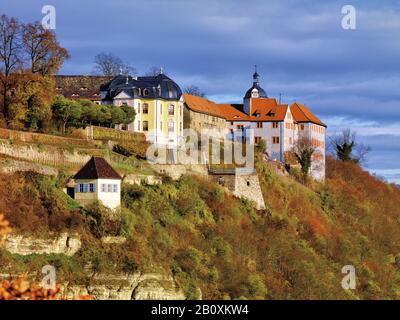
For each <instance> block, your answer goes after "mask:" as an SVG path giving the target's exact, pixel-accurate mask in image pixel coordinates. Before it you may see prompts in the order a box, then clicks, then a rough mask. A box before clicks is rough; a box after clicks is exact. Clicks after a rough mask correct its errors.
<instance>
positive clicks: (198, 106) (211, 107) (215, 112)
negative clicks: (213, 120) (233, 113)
mask: <svg viewBox="0 0 400 320" xmlns="http://www.w3.org/2000/svg"><path fill="white" fill-rule="evenodd" d="M183 100H184V101H185V103H186V105H187V107H188V108H189V109H190V110H193V111H196V112H200V113H205V114H208V115H212V116H215V117H220V118H224V116H223V114H222V113H221V110H220V108H219V107H218V105H217V104H216V103H215V102H213V101H210V100H208V99H206V98H202V97H198V96H194V95H191V94H187V93H184V94H183Z"/></svg>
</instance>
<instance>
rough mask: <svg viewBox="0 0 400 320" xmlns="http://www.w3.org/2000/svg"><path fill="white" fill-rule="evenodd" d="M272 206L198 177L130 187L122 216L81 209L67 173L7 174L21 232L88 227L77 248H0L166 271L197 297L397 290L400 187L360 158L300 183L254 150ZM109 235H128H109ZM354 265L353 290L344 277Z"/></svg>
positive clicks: (72, 274)
mask: <svg viewBox="0 0 400 320" xmlns="http://www.w3.org/2000/svg"><path fill="white" fill-rule="evenodd" d="M257 170H258V174H259V179H260V182H261V186H262V191H263V195H264V199H265V202H266V206H267V210H262V211H256V210H254V209H253V207H252V204H251V203H249V202H248V201H245V200H240V199H237V198H234V197H232V196H231V195H230V194H228V193H226V192H225V191H224V190H223V189H222V188H221V187H220V186H218V185H216V184H214V183H211V182H210V181H207V180H205V179H202V178H200V177H194V176H183V177H182V178H181V179H179V180H178V181H172V180H171V179H169V178H164V179H163V184H162V185H158V186H132V185H124V186H123V196H122V197H123V199H122V200H123V204H124V208H123V209H121V210H120V211H119V212H118V214H117V215H116V216H114V217H112V216H111V214H110V212H108V211H107V210H106V209H104V208H101V207H99V206H93V207H92V208H89V209H83V208H80V207H78V206H77V204H76V203H75V202H74V201H73V200H71V199H69V198H68V197H67V196H66V195H65V194H64V193H63V192H62V190H61V187H62V186H63V184H64V183H65V181H64V177H62V176H59V177H58V178H56V177H48V176H42V175H40V174H36V173H29V172H28V173H14V174H12V175H5V174H2V175H1V176H0V212H4V213H5V215H6V217H7V219H8V220H9V221H10V222H11V225H12V226H13V228H14V232H16V233H22V234H33V235H36V236H42V237H43V236H45V235H46V234H48V233H49V232H58V233H59V232H61V231H63V230H68V231H70V232H71V230H72V231H73V232H77V233H79V234H80V235H81V237H82V248H81V249H80V250H79V251H78V253H77V254H75V255H74V256H73V257H66V256H63V255H31V256H24V257H22V256H19V255H11V254H10V253H8V252H6V251H5V250H2V251H0V273H4V272H6V271H13V272H14V273H15V272H18V273H22V272H33V273H37V274H38V275H39V276H40V270H41V267H42V266H43V265H45V264H46V263H50V264H53V265H56V266H57V270H58V274H57V275H58V279H60V280H68V281H70V282H73V283H78V284H79V283H88V282H89V283H90V281H91V279H90V278H89V277H87V275H86V274H85V272H84V269H85V268H86V267H87V266H88V265H90V266H91V268H92V269H93V270H95V272H113V273H115V272H134V271H136V270H141V271H144V272H146V271H154V270H161V271H162V270H164V271H162V272H166V273H167V272H169V271H171V270H172V273H173V275H174V277H175V279H176V281H177V282H178V284H179V286H180V287H181V288H182V289H183V291H184V292H185V294H186V296H187V297H188V298H189V299H192V298H198V297H199V296H198V290H197V289H196V288H200V289H201V292H202V297H203V298H205V299H378V298H383V299H398V298H400V296H399V295H400V270H399V268H400V229H399V223H400V219H399V218H400V212H399V208H400V190H398V189H397V188H395V187H394V186H392V185H388V184H385V183H383V182H382V181H379V180H378V179H376V178H375V177H372V176H371V175H369V174H368V173H367V172H365V171H363V170H362V169H361V168H360V167H358V166H357V165H355V164H352V163H341V162H338V161H336V160H334V159H331V158H329V159H328V161H327V180H326V183H325V185H322V184H319V183H311V185H309V186H304V185H302V184H300V183H298V182H296V181H295V180H294V179H293V178H291V177H285V176H280V175H277V174H276V173H275V171H274V170H273V169H272V168H271V167H270V166H269V165H268V164H266V163H264V162H262V161H261V160H260V159H258V160H257ZM104 235H122V236H125V237H126V238H127V242H126V243H124V244H122V245H106V244H103V243H102V242H101V241H100V238H101V237H102V236H104ZM349 264H351V265H354V266H355V268H356V275H357V288H356V290H350V291H346V290H343V289H342V288H341V280H342V277H343V276H344V275H343V274H342V273H341V269H342V267H343V266H344V265H349Z"/></svg>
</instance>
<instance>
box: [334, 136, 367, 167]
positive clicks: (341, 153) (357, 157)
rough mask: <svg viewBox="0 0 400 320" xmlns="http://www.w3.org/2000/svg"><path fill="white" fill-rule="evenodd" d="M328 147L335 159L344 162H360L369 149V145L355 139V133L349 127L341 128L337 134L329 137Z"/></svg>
mask: <svg viewBox="0 0 400 320" xmlns="http://www.w3.org/2000/svg"><path fill="white" fill-rule="evenodd" d="M330 147H331V149H333V152H334V154H335V156H336V158H337V159H339V160H341V161H343V162H346V161H352V162H355V163H362V162H364V161H365V160H366V155H367V154H368V153H369V152H370V151H371V147H370V146H365V145H364V144H362V143H358V142H357V141H356V133H355V132H352V131H351V130H350V129H345V130H343V131H342V132H341V133H340V134H339V135H333V136H331V137H330Z"/></svg>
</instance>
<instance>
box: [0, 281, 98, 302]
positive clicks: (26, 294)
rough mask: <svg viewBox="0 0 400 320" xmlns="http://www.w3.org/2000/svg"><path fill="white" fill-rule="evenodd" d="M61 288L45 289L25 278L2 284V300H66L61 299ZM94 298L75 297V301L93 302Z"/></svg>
mask: <svg viewBox="0 0 400 320" xmlns="http://www.w3.org/2000/svg"><path fill="white" fill-rule="evenodd" d="M59 293H60V286H56V288H55V289H44V288H42V287H41V286H40V285H38V284H37V283H30V282H29V281H27V280H26V279H25V278H24V277H19V278H17V279H15V280H12V281H3V282H2V283H0V300H64V298H63V297H60V295H59ZM91 299H92V296H90V295H87V296H80V297H75V298H74V300H91Z"/></svg>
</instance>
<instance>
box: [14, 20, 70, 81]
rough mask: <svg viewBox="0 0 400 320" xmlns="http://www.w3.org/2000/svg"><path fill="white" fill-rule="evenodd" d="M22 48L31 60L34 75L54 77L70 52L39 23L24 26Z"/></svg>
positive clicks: (30, 66)
mask: <svg viewBox="0 0 400 320" xmlns="http://www.w3.org/2000/svg"><path fill="white" fill-rule="evenodd" d="M22 47H23V50H24V52H25V54H26V55H27V56H28V58H29V68H30V70H31V72H32V73H39V74H41V75H52V74H55V73H57V71H58V70H59V69H60V67H61V65H62V64H63V62H64V60H66V59H69V57H70V56H69V54H68V51H67V50H66V49H65V48H63V47H61V46H60V45H59V43H58V41H57V39H56V36H55V34H54V32H52V31H50V30H47V29H44V28H43V26H42V25H41V24H40V23H39V22H35V23H29V24H26V25H23V26H22Z"/></svg>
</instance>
